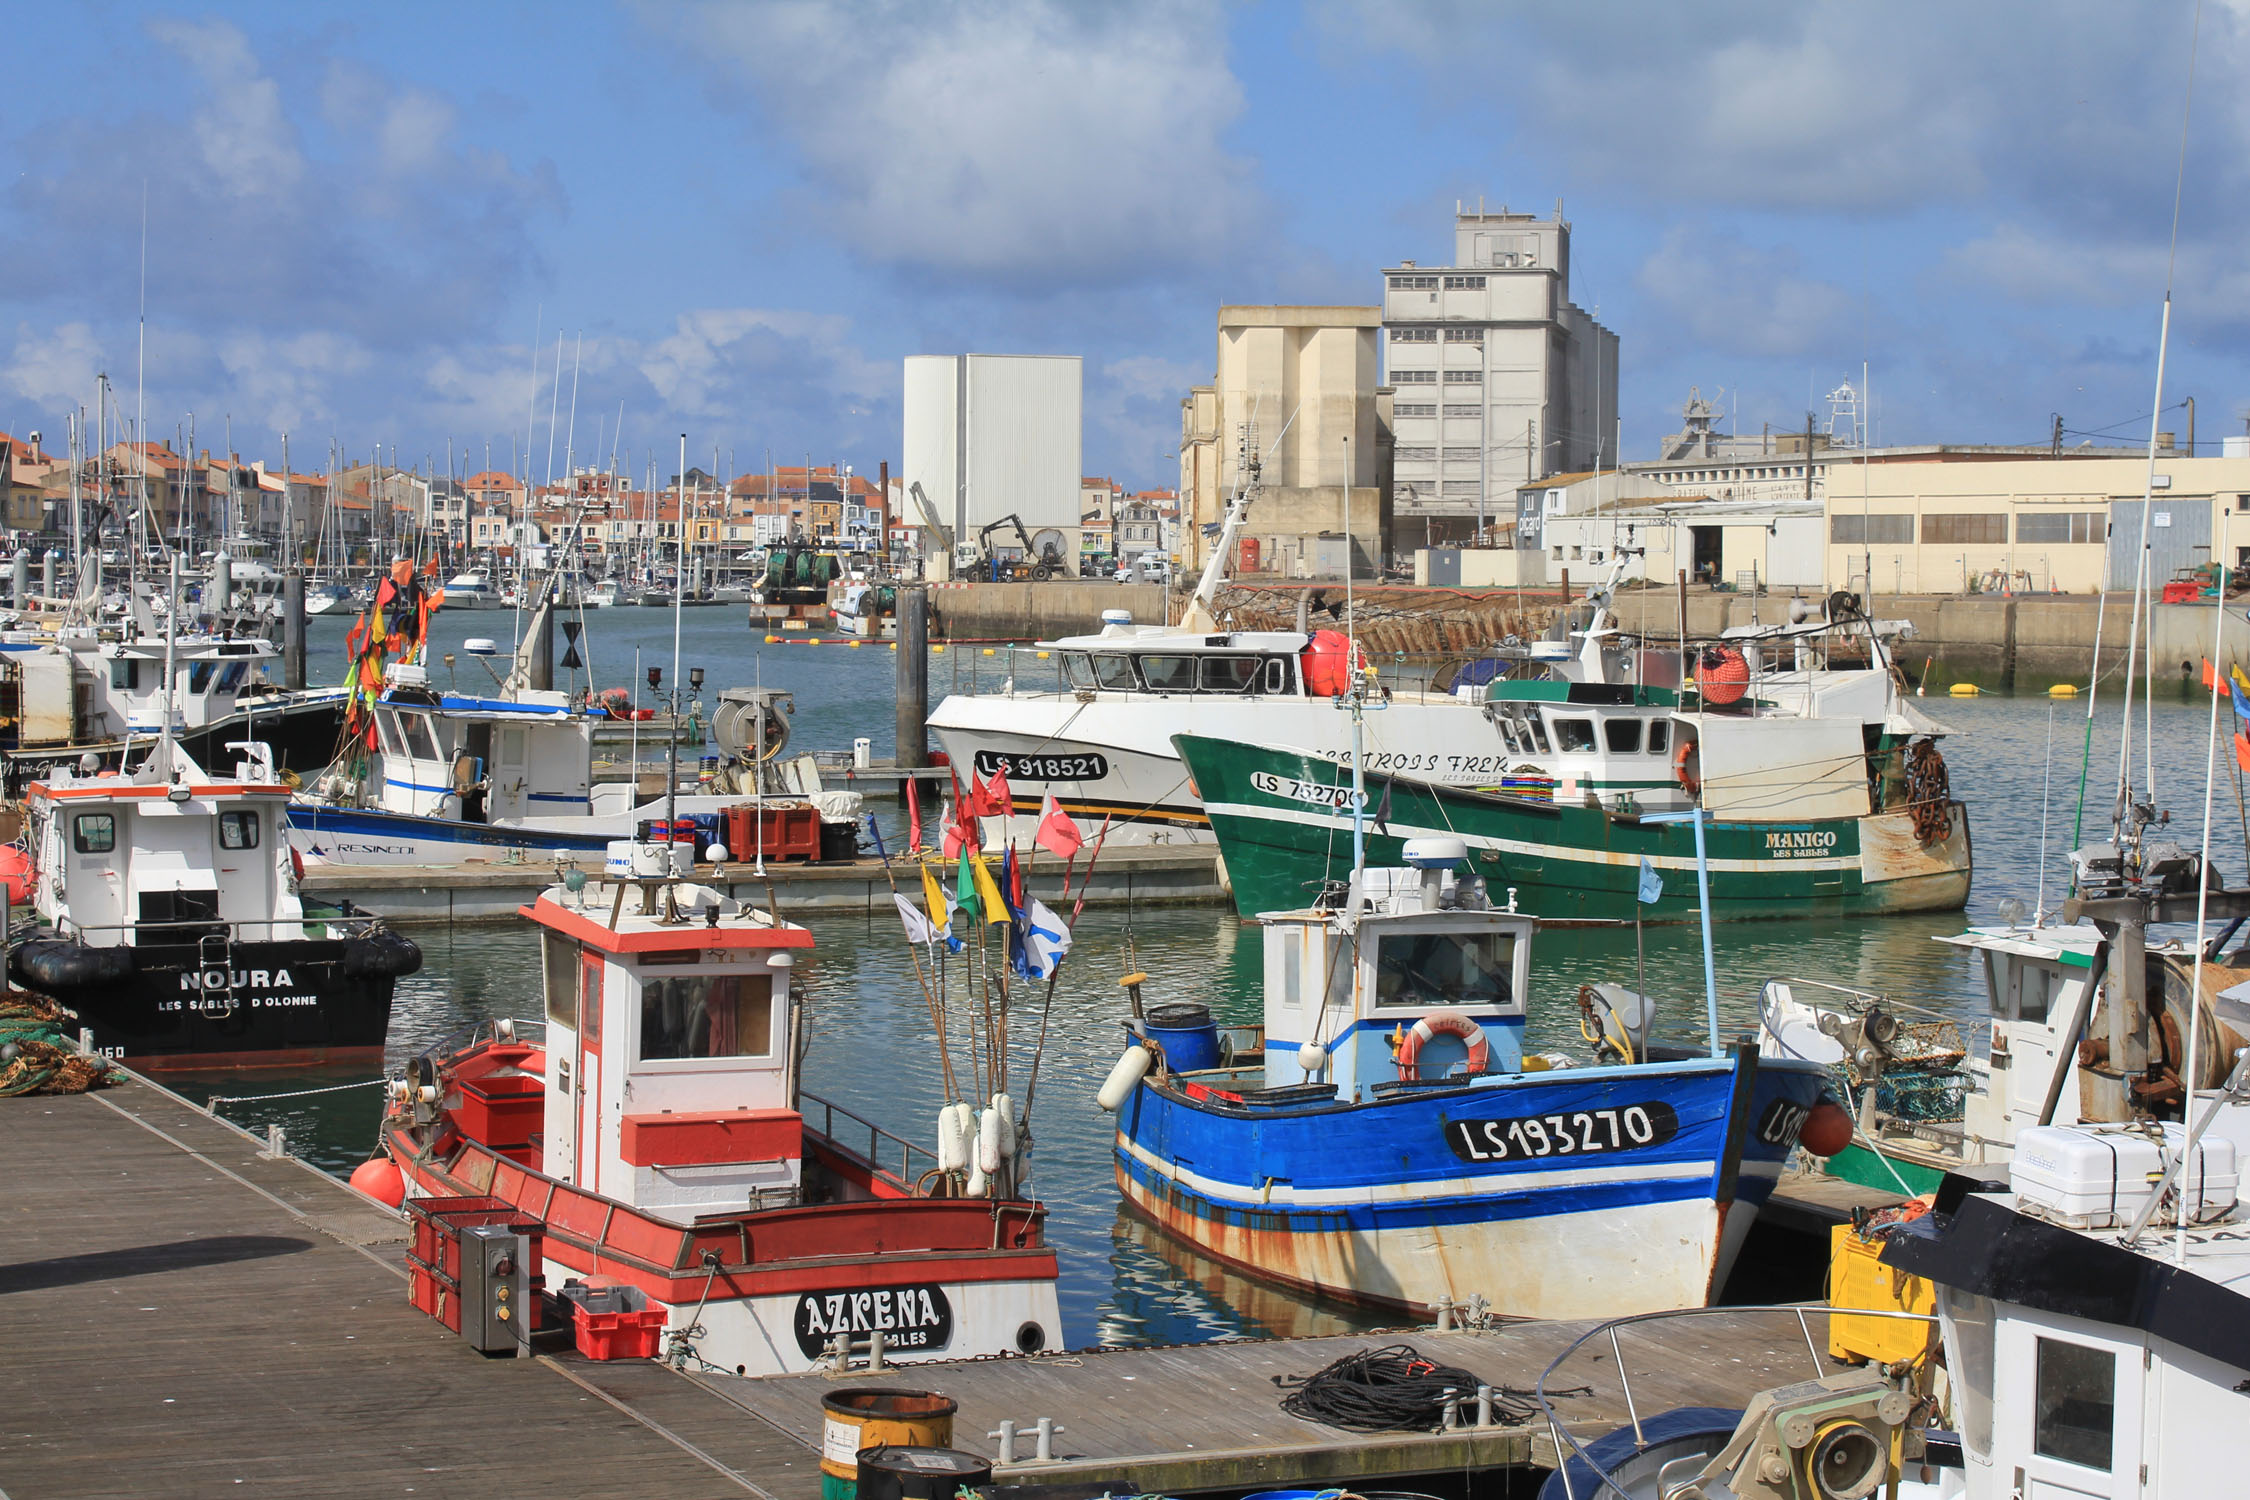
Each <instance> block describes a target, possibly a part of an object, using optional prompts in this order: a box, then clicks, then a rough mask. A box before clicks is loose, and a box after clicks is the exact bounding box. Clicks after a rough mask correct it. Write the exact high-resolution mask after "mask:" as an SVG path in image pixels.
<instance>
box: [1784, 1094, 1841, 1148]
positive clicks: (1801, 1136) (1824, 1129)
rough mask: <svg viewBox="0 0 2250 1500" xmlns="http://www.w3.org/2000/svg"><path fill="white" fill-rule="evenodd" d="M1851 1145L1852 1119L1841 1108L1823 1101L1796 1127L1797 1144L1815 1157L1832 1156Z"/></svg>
mask: <svg viewBox="0 0 2250 1500" xmlns="http://www.w3.org/2000/svg"><path fill="white" fill-rule="evenodd" d="M1851 1143H1852V1117H1851V1116H1850V1115H1848V1114H1846V1113H1844V1110H1843V1107H1842V1106H1841V1105H1837V1104H1834V1103H1831V1102H1830V1101H1828V1100H1826V1099H1823V1100H1821V1101H1820V1102H1819V1103H1818V1104H1816V1105H1814V1106H1813V1107H1812V1110H1811V1112H1810V1113H1808V1114H1807V1115H1806V1116H1805V1123H1804V1124H1802V1125H1800V1126H1798V1127H1797V1144H1798V1145H1800V1146H1802V1147H1804V1148H1805V1149H1806V1150H1807V1151H1810V1152H1811V1153H1812V1154H1813V1155H1815V1156H1834V1155H1835V1154H1836V1153H1837V1152H1839V1151H1841V1150H1843V1149H1844V1148H1845V1147H1846V1146H1849V1145H1850V1144H1851Z"/></svg>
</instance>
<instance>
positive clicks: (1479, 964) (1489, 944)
mask: <svg viewBox="0 0 2250 1500" xmlns="http://www.w3.org/2000/svg"><path fill="white" fill-rule="evenodd" d="M1515 963H1516V940H1515V936H1514V934H1512V933H1506V932H1479V933H1474V934H1465V933H1456V932H1412V933H1396V934H1393V935H1391V936H1388V937H1384V938H1381V939H1379V940H1378V942H1377V946H1376V949H1375V1003H1376V1004H1377V1005H1407V1006H1414V1007H1417V1008H1426V1007H1428V1006H1432V1005H1474V1006H1480V1007H1492V1006H1505V1005H1508V1004H1509V1003H1511V1001H1512V1000H1513V999H1514V988H1515V986H1514V981H1513V975H1514V971H1515Z"/></svg>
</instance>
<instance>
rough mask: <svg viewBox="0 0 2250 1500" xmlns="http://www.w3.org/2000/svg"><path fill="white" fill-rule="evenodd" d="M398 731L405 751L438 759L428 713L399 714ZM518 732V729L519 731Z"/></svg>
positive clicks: (419, 756) (424, 758) (422, 756)
mask: <svg viewBox="0 0 2250 1500" xmlns="http://www.w3.org/2000/svg"><path fill="white" fill-rule="evenodd" d="M398 724H399V733H400V735H401V736H402V737H403V738H404V739H405V741H406V753H407V754H409V755H411V756H413V757H414V758H415V759H416V760H438V759H441V758H442V757H441V756H440V755H439V753H438V746H437V736H436V735H434V734H432V733H431V732H430V716H429V715H428V714H400V715H399V716H398ZM519 733H520V731H519Z"/></svg>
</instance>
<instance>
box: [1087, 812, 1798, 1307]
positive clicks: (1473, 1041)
mask: <svg viewBox="0 0 2250 1500" xmlns="http://www.w3.org/2000/svg"><path fill="white" fill-rule="evenodd" d="M1405 857H1406V859H1407V861H1408V862H1409V865H1411V866H1414V867H1412V868H1396V869H1393V868H1369V869H1367V870H1366V871H1365V872H1364V873H1363V874H1362V875H1361V876H1360V877H1358V878H1356V879H1354V880H1353V882H1352V883H1351V885H1350V887H1349V889H1348V890H1347V891H1345V892H1343V893H1342V894H1341V895H1340V898H1338V899H1334V900H1331V901H1327V902H1323V903H1320V904H1316V905H1313V906H1309V907H1303V908H1298V909H1293V910H1285V911H1274V912H1268V913H1266V914H1265V915H1264V916H1263V917H1261V918H1260V926H1261V928H1262V930H1263V934H1264V944H1265V976H1266V978H1265V1014H1264V1021H1263V1025H1262V1026H1260V1027H1256V1028H1229V1029H1227V1030H1225V1031H1224V1032H1222V1031H1220V1030H1219V1029H1218V1028H1215V1027H1213V1026H1212V1024H1211V1022H1210V1019H1209V1016H1208V1013H1207V1012H1202V1011H1201V1008H1200V1007H1192V1008H1190V1009H1192V1010H1193V1011H1194V1012H1196V1013H1195V1014H1189V1015H1180V1014H1177V1013H1175V1012H1174V1011H1172V1010H1171V1009H1170V1008H1165V1007H1160V1008H1158V1009H1157V1010H1154V1011H1150V1012H1148V1013H1147V1014H1146V1015H1145V1016H1136V1018H1135V1020H1134V1022H1133V1024H1132V1027H1131V1030H1132V1031H1133V1042H1132V1045H1131V1046H1130V1047H1128V1049H1127V1051H1126V1053H1125V1056H1124V1057H1123V1058H1122V1059H1121V1060H1120V1064H1119V1067H1118V1070H1117V1071H1116V1072H1113V1073H1112V1075H1111V1080H1110V1083H1109V1084H1108V1085H1107V1086H1105V1089H1104V1092H1103V1096H1102V1101H1101V1102H1102V1103H1103V1104H1104V1106H1105V1107H1110V1108H1114V1109H1116V1110H1117V1112H1118V1125H1117V1136H1116V1171H1117V1181H1118V1186H1119V1189H1120V1191H1121V1192H1122V1193H1123V1194H1124V1197H1125V1199H1126V1201H1127V1203H1128V1204H1129V1205H1130V1206H1131V1207H1132V1208H1133V1209H1134V1210H1135V1211H1136V1212H1138V1213H1140V1214H1141V1215H1143V1216H1145V1217H1147V1218H1149V1219H1150V1220H1152V1221H1153V1222H1154V1223H1155V1224H1156V1225H1157V1226H1158V1227H1159V1228H1160V1229H1162V1230H1164V1231H1165V1232H1166V1233H1167V1234H1170V1235H1171V1236H1173V1237H1174V1238H1176V1239H1178V1240H1180V1241H1182V1242H1184V1243H1186V1244H1188V1245H1191V1246H1193V1247H1195V1248H1196V1249H1198V1250H1200V1251H1202V1252H1203V1253H1205V1254H1208V1255H1210V1256H1212V1257H1214V1258H1216V1259H1218V1260H1221V1261H1225V1262H1227V1263H1228V1264H1230V1265H1233V1266H1237V1267H1239V1268H1241V1269H1242V1270H1244V1271H1246V1272H1248V1273H1249V1274H1251V1275H1253V1276H1258V1277H1265V1278H1269V1279H1272V1280H1276V1281H1280V1282H1283V1283H1286V1284H1289V1285H1292V1286H1296V1287H1300V1288H1304V1289H1307V1290H1310V1291H1314V1292H1317V1293H1320V1294H1322V1295H1325V1296H1329V1297H1333V1298H1338V1299H1341V1300H1347V1301H1355V1302H1365V1303H1371V1304H1377V1305H1384V1306H1394V1307H1403V1308H1406V1309H1408V1310H1410V1311H1413V1312H1416V1313H1424V1312H1428V1311H1429V1310H1431V1309H1434V1308H1437V1307H1439V1306H1442V1305H1445V1304H1447V1303H1451V1304H1454V1305H1460V1304H1465V1303H1468V1302H1469V1301H1470V1300H1471V1299H1472V1298H1473V1297H1480V1298H1482V1299H1483V1300H1484V1305H1485V1306H1487V1307H1489V1308H1490V1309H1491V1310H1492V1311H1494V1312H1497V1313H1500V1314H1503V1315H1509V1316H1521V1317H1590V1316H1611V1315H1615V1314H1619V1313H1625V1312H1637V1311H1647V1310H1651V1309H1656V1308H1671V1307H1686V1306H1700V1305H1702V1304H1704V1303H1705V1302H1707V1301H1709V1300H1710V1299H1712V1298H1714V1297H1716V1296H1717V1295H1718V1293H1719V1289H1720V1287H1721V1286H1722V1285H1723V1283H1724V1282H1725V1280H1726V1276H1727V1272H1728V1270H1729V1268H1730V1267H1731V1265H1732V1263H1733V1260H1734V1258H1735V1255H1736V1253H1737V1251H1738V1250H1739V1249H1740V1247H1741V1244H1742V1242H1743V1239H1744V1238H1745V1236H1747V1234H1748V1232H1749V1229H1750V1226H1751V1223H1752V1222H1753V1221H1754V1219H1755V1218H1756V1216H1757V1213H1758V1211H1759V1209H1760V1207H1761V1206H1762V1205H1763V1204H1764V1202H1765V1201H1766V1199H1767V1197H1768V1196H1769V1195H1770V1194H1771V1192H1772V1190H1773V1186H1774V1183H1775V1181H1776V1180H1777V1178H1778V1176H1779V1174H1780V1170H1781V1165H1782V1162H1783V1161H1784V1160H1785V1159H1786V1157H1787V1156H1788V1154H1789V1151H1790V1150H1791V1148H1792V1147H1793V1146H1794V1145H1795V1144H1796V1141H1797V1131H1798V1127H1799V1126H1800V1124H1801V1123H1802V1122H1803V1121H1804V1119H1805V1118H1806V1116H1807V1114H1808V1113H1809V1112H1810V1111H1811V1110H1812V1108H1813V1106H1814V1105H1815V1103H1816V1102H1817V1101H1818V1098H1819V1094H1820V1090H1821V1087H1822V1084H1823V1082H1824V1078H1825V1075H1824V1073H1823V1071H1822V1070H1821V1069H1820V1068H1818V1067H1817V1066H1815V1065H1812V1064H1809V1063H1802V1062H1795V1061H1788V1060H1783V1061H1776V1062H1771V1063H1761V1061H1760V1059H1759V1058H1758V1056H1757V1054H1756V1052H1755V1049H1752V1048H1746V1047H1734V1048H1731V1049H1721V1048H1720V1047H1719V1046H1718V1045H1717V1039H1716V1037H1715V1036H1714V1038H1713V1045H1712V1046H1711V1048H1710V1049H1709V1050H1708V1051H1707V1052H1697V1051H1692V1050H1689V1049H1684V1048H1676V1047H1668V1046H1665V1045H1664V1044H1661V1043H1657V1042H1653V1041H1651V1040H1650V1038H1649V1036H1648V1023H1649V1019H1650V1017H1651V1015H1652V1012H1653V1007H1652V1006H1651V1005H1650V1004H1649V1002H1647V1001H1646V1000H1645V999H1643V998H1642V997H1640V996H1638V995H1632V994H1629V993H1627V992H1625V991H1622V990H1616V989H1614V988H1611V987H1607V986H1601V987H1589V988H1588V989H1587V991H1586V992H1585V993H1584V995H1583V996H1582V998H1581V1002H1580V1003H1581V1006H1582V1008H1583V1010H1584V1014H1585V1017H1586V1021H1587V1027H1588V1032H1589V1035H1591V1036H1598V1037H1600V1038H1601V1048H1600V1051H1599V1053H1598V1055H1597V1058H1596V1061H1595V1063H1594V1065H1593V1066H1579V1065H1575V1064H1573V1063H1572V1062H1571V1060H1569V1059H1567V1058H1562V1057H1559V1056H1555V1055H1540V1054H1527V1052H1526V1050H1525V1046H1524V1029H1525V1018H1526V1012H1527V1004H1528V996H1529V988H1530V983H1531V972H1532V971H1531V951H1532V941H1533V937H1534V933H1535V929H1536V926H1537V924H1536V922H1535V921H1534V920H1533V919H1532V918H1531V917H1530V916H1528V915H1526V914H1524V913H1521V912H1518V911H1516V910H1514V909H1513V908H1495V907H1493V906H1492V905H1491V904H1490V902H1489V901H1488V900H1487V899H1486V896H1485V893H1484V887H1483V885H1482V883H1481V882H1480V881H1479V880H1477V878H1476V877H1475V875H1474V874H1473V873H1471V872H1470V871H1469V870H1468V869H1467V868H1466V866H1467V863H1468V861H1467V850H1466V849H1465V848H1464V847H1463V846H1462V845H1461V844H1460V843H1459V841H1457V840H1428V841H1424V842H1421V843H1418V844H1416V845H1413V846H1410V847H1409V848H1408V850H1407V851H1406V855H1405Z"/></svg>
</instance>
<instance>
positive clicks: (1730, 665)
mask: <svg viewBox="0 0 2250 1500" xmlns="http://www.w3.org/2000/svg"><path fill="white" fill-rule="evenodd" d="M1695 682H1696V686H1697V687H1698V688H1699V689H1701V691H1702V693H1703V701H1704V702H1706V703H1739V702H1741V701H1742V695H1743V694H1744V693H1746V692H1748V691H1749V690H1750V663H1749V662H1748V661H1746V660H1744V659H1743V655H1742V653H1741V652H1739V651H1737V650H1735V649H1734V647H1732V646H1713V647H1710V648H1709V649H1708V650H1706V651H1705V652H1704V653H1703V656H1702V659H1701V660H1699V661H1698V662H1697V663H1696V669H1695Z"/></svg>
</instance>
